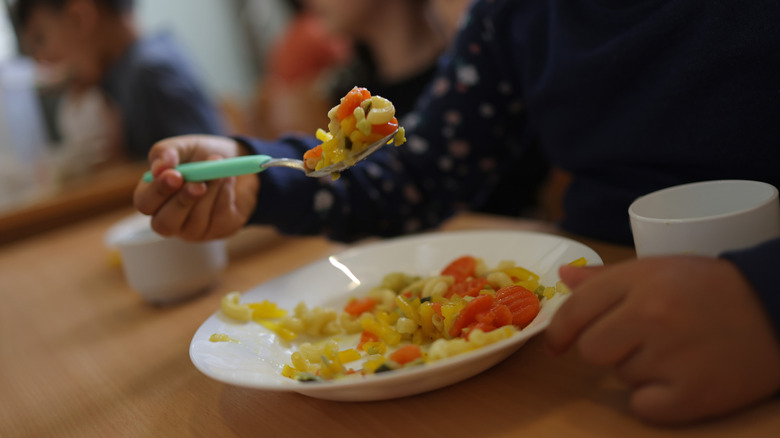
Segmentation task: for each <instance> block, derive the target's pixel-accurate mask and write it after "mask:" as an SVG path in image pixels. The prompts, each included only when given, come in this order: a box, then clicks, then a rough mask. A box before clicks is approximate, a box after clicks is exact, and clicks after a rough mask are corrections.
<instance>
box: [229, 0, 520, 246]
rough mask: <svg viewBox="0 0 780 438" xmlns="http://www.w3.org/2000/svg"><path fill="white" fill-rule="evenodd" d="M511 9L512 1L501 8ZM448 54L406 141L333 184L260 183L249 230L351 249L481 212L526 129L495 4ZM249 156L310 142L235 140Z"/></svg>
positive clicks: (284, 153)
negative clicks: (270, 229)
mask: <svg viewBox="0 0 780 438" xmlns="http://www.w3.org/2000/svg"><path fill="white" fill-rule="evenodd" d="M507 3H509V4H511V3H512V2H507ZM464 23H465V24H464V28H463V29H462V32H461V33H460V34H459V37H458V39H457V40H456V42H455V44H454V46H453V48H452V51H451V53H449V54H448V55H447V56H445V57H443V58H442V61H440V65H439V71H438V74H437V76H436V78H435V79H434V80H433V82H432V83H431V84H430V85H429V86H428V89H427V91H426V93H424V94H423V96H422V97H421V98H420V99H419V101H418V104H417V108H416V111H415V112H414V113H412V114H411V115H410V116H408V117H407V118H406V119H405V120H404V121H403V125H404V126H405V128H406V129H407V138H408V142H407V144H405V145H402V146H400V147H398V148H394V147H392V146H387V147H385V148H383V149H382V150H380V151H378V152H376V153H374V154H373V155H372V156H371V157H369V158H368V159H367V160H366V161H364V162H361V163H359V164H358V165H357V166H355V167H353V168H352V169H350V170H348V171H346V172H343V173H342V175H341V178H340V179H338V180H337V181H331V180H330V179H329V178H324V179H313V178H308V177H306V176H305V175H304V174H303V173H300V172H296V171H293V170H290V169H283V168H275V169H269V170H266V171H265V172H263V173H261V174H260V179H261V189H260V194H259V198H258V207H257V209H256V211H255V214H254V215H253V217H252V218H251V219H250V223H256V224H271V225H275V226H276V227H278V228H279V229H280V230H281V231H282V232H286V233H295V234H319V233H324V234H326V235H327V236H329V237H330V238H332V239H335V240H342V241H351V240H354V239H358V238H361V237H364V236H367V235H378V236H393V235H399V234H403V233H412V232H417V231H421V230H424V229H427V228H430V227H433V226H435V225H438V224H439V223H440V222H442V221H443V220H444V219H446V218H447V217H449V216H451V215H452V214H454V213H455V212H456V211H457V210H458V209H459V208H461V207H468V206H473V205H477V204H479V203H481V202H482V201H483V200H484V198H486V196H487V195H488V194H489V192H490V189H491V188H492V186H493V184H494V183H495V180H496V179H497V175H499V174H500V173H502V172H505V171H506V170H507V169H506V166H507V163H508V162H510V161H511V160H509V159H506V158H507V157H508V156H510V155H511V154H513V153H517V148H516V141H515V138H516V137H512V136H509V135H507V134H508V133H512V132H518V131H520V128H521V125H522V124H523V123H524V118H523V111H522V104H521V101H520V96H519V90H520V87H519V85H518V84H516V83H514V82H513V81H512V78H514V77H516V76H517V75H514V74H511V73H510V72H509V71H508V69H509V68H510V65H511V66H514V64H513V63H507V62H506V53H507V47H506V46H507V44H509V42H508V40H509V38H508V35H504V34H502V32H501V29H505V32H506V33H508V32H510V31H511V25H509V24H508V23H509V20H506V19H504V17H503V16H502V14H501V8H500V7H496V3H494V2H488V1H485V2H477V3H475V4H474V6H473V7H472V9H471V10H470V11H469V15H468V16H467V18H466V20H465V21H464ZM240 140H241V141H243V142H244V143H245V144H247V145H248V146H249V147H250V148H252V149H253V150H254V151H255V152H256V153H261V154H267V155H271V156H275V157H294V158H299V157H301V156H302V155H303V153H304V151H305V150H306V149H307V148H310V147H313V146H314V145H315V144H316V141H315V140H313V139H311V138H299V137H286V138H282V139H280V140H277V141H273V142H266V141H260V140H255V139H246V138H244V139H240Z"/></svg>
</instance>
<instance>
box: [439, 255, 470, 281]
mask: <svg viewBox="0 0 780 438" xmlns="http://www.w3.org/2000/svg"><path fill="white" fill-rule="evenodd" d="M476 267H477V260H476V259H475V258H474V257H471V256H463V257H459V258H457V259H455V260H453V261H452V262H451V263H450V264H449V265H447V267H446V268H444V269H442V271H441V275H451V276H453V277H454V278H455V282H456V283H460V282H463V281H466V279H468V278H469V277H473V276H474V269H475V268H476Z"/></svg>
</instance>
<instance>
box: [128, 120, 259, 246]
mask: <svg viewBox="0 0 780 438" xmlns="http://www.w3.org/2000/svg"><path fill="white" fill-rule="evenodd" d="M244 152H245V151H243V150H242V147H241V146H240V145H239V143H238V142H236V141H235V140H232V139H229V138H224V137H215V136H205V135H192V136H182V137H173V138H169V139H166V140H163V141H160V142H158V143H157V144H155V145H154V146H153V147H152V149H151V150H150V151H149V164H150V165H151V170H152V175H154V181H152V182H151V183H146V182H144V181H140V182H139V183H138V185H137V186H136V189H135V194H134V197H133V201H134V204H135V207H136V208H137V209H138V211H140V212H141V213H144V214H147V215H151V216H152V228H153V229H154V230H155V231H156V232H158V233H159V234H161V235H163V236H178V237H181V238H182V239H185V240H209V239H217V238H222V237H226V236H229V235H231V234H233V233H235V232H237V231H238V230H239V229H240V228H241V227H242V226H243V225H244V224H245V223H246V221H247V220H248V219H249V216H250V215H251V214H252V212H253V211H254V208H255V204H256V203H257V192H258V190H259V187H260V180H259V178H258V177H257V175H244V176H239V177H235V178H224V179H220V180H215V181H208V182H189V183H185V182H184V180H183V179H182V176H181V174H180V173H179V172H177V171H176V170H174V169H173V168H174V167H176V166H177V165H179V164H180V163H186V162H191V161H203V160H216V159H222V158H230V157H235V156H239V155H242V154H243V153H244Z"/></svg>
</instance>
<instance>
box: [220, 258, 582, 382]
mask: <svg viewBox="0 0 780 438" xmlns="http://www.w3.org/2000/svg"><path fill="white" fill-rule="evenodd" d="M571 264H575V265H584V264H585V259H584V258H581V259H577V260H575V261H573V262H571ZM565 293H568V289H567V288H566V287H565V285H563V284H562V283H561V282H558V283H557V284H556V285H554V286H547V285H543V284H540V281H539V276H538V275H537V274H535V273H534V272H531V271H529V270H527V269H525V268H523V267H521V266H517V265H516V264H515V263H514V262H512V261H503V262H500V263H498V265H497V266H495V267H492V268H489V267H487V266H486V265H485V263H484V262H483V260H482V259H481V258H477V257H474V256H471V255H465V256H462V257H459V258H457V259H455V260H453V261H452V262H450V263H449V264H448V265H447V266H446V267H444V268H443V269H442V270H441V272H439V273H438V274H437V275H431V276H425V277H419V276H414V275H410V274H407V273H403V272H392V273H389V274H387V275H385V276H384V278H383V279H382V281H381V283H380V284H378V285H376V286H375V287H373V288H371V289H370V290H369V291H368V292H367V293H366V294H365V295H362V296H359V297H352V298H351V299H350V300H349V301H348V302H347V303H346V305H345V306H344V307H343V309H342V310H341V311H337V310H335V309H332V308H325V307H313V308H309V307H308V306H307V305H306V304H305V303H303V302H301V303H299V304H298V305H297V306H296V307H295V308H294V309H293V310H292V312H287V311H285V310H283V309H280V308H278V307H277V306H276V305H275V304H274V303H271V302H269V301H263V302H261V303H247V304H242V303H240V294H239V293H238V292H232V293H230V294H228V295H226V296H225V297H223V299H222V303H221V310H222V312H223V313H224V314H225V315H226V316H228V317H230V318H233V319H238V320H241V321H254V322H255V323H258V324H261V325H263V326H264V327H266V328H267V329H269V330H271V331H272V332H274V333H275V334H276V335H277V336H278V338H279V339H280V342H289V343H291V344H292V345H293V346H294V347H295V351H294V352H293V353H292V355H291V357H290V361H289V363H288V364H286V365H285V366H284V367H283V369H282V375H283V376H285V377H288V378H291V379H295V380H298V381H303V382H312V381H324V380H333V379H343V378H351V377H352V376H355V377H358V378H359V376H365V375H370V374H376V373H381V372H387V371H392V370H397V369H402V368H408V367H414V366H419V365H423V364H425V363H430V362H435V361H437V360H441V359H444V358H447V357H452V356H455V355H458V354H462V353H465V352H468V351H472V350H475V349H477V348H480V347H483V346H485V345H489V344H492V343H495V342H497V341H500V340H502V339H506V338H509V337H510V336H512V335H513V334H515V333H517V332H518V331H520V330H522V329H523V328H524V327H525V326H527V325H528V324H529V323H531V321H533V319H534V318H535V317H536V315H537V314H538V313H539V310H540V308H541V307H542V306H544V304H545V302H546V301H547V300H549V299H550V298H552V297H553V296H554V295H556V294H565ZM212 341H213V342H220V341H230V339H225V338H223V337H221V336H218V334H215V335H214V336H212Z"/></svg>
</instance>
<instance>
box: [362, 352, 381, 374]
mask: <svg viewBox="0 0 780 438" xmlns="http://www.w3.org/2000/svg"><path fill="white" fill-rule="evenodd" d="M386 360H387V359H385V358H384V357H383V356H378V357H375V358H371V359H369V360H367V361H366V362H365V363H364V364H363V372H364V373H366V374H372V373H373V372H374V371H376V369H377V368H379V367H380V366H382V364H383V363H385V361H386Z"/></svg>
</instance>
